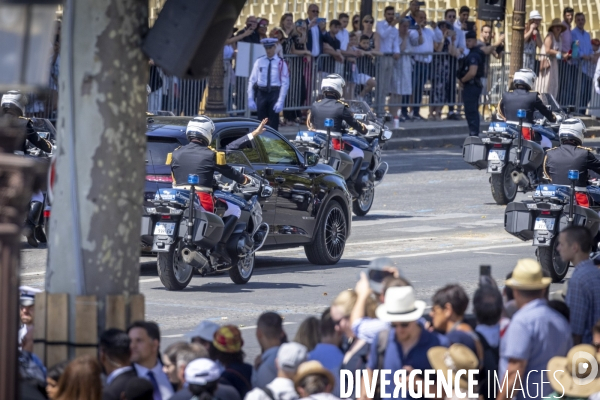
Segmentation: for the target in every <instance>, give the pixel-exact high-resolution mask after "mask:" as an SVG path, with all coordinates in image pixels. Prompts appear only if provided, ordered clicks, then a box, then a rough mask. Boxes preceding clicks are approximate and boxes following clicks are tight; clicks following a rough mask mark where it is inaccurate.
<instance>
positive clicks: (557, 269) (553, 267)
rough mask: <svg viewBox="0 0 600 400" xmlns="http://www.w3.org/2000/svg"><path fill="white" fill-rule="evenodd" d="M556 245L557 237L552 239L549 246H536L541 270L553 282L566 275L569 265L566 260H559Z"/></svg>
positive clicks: (559, 280)
mask: <svg viewBox="0 0 600 400" xmlns="http://www.w3.org/2000/svg"><path fill="white" fill-rule="evenodd" d="M557 247H558V237H554V239H552V241H551V242H550V246H547V247H538V261H539V262H540V264H541V265H542V271H544V272H545V273H546V274H547V275H550V277H551V278H552V282H553V283H558V282H561V281H562V280H563V279H564V278H565V276H567V272H569V266H570V264H569V263H568V262H564V261H563V260H561V258H560V254H559V253H558V250H557Z"/></svg>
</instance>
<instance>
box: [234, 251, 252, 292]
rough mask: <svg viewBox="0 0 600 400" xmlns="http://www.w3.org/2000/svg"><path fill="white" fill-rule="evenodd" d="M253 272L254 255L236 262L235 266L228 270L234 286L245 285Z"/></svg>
mask: <svg viewBox="0 0 600 400" xmlns="http://www.w3.org/2000/svg"><path fill="white" fill-rule="evenodd" d="M253 272H254V254H252V255H251V256H248V257H244V258H241V259H239V260H238V262H237V265H234V266H232V267H231V268H230V269H229V277H230V278H231V280H232V281H233V283H235V284H236V285H245V284H246V283H248V282H249V281H250V278H252V273H253Z"/></svg>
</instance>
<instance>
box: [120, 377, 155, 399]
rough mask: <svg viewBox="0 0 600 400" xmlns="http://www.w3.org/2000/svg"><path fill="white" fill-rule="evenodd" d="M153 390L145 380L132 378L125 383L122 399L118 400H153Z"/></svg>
mask: <svg viewBox="0 0 600 400" xmlns="http://www.w3.org/2000/svg"><path fill="white" fill-rule="evenodd" d="M153 393H154V388H153V387H152V384H151V383H150V382H148V381H147V380H145V379H142V378H137V377H133V378H131V379H130V380H129V381H128V382H127V386H126V387H125V391H124V392H123V397H119V400H121V399H123V400H153V399H154V397H153Z"/></svg>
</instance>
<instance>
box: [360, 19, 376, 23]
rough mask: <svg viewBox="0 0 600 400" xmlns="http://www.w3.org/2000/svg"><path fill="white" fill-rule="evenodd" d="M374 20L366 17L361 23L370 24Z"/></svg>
mask: <svg viewBox="0 0 600 400" xmlns="http://www.w3.org/2000/svg"><path fill="white" fill-rule="evenodd" d="M373 22H374V21H373V20H372V19H368V20H365V21H363V24H372V23H373Z"/></svg>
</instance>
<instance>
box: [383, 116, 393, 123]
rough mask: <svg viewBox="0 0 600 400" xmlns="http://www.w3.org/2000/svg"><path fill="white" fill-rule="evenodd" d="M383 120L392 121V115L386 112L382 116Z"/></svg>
mask: <svg viewBox="0 0 600 400" xmlns="http://www.w3.org/2000/svg"><path fill="white" fill-rule="evenodd" d="M383 120H384V121H385V122H392V116H391V115H390V114H386V116H385V117H383Z"/></svg>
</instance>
